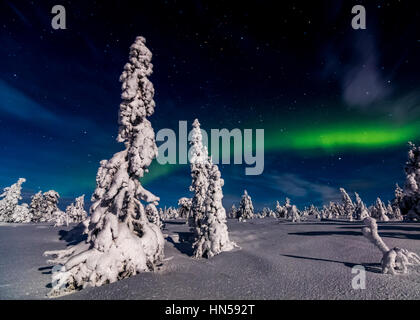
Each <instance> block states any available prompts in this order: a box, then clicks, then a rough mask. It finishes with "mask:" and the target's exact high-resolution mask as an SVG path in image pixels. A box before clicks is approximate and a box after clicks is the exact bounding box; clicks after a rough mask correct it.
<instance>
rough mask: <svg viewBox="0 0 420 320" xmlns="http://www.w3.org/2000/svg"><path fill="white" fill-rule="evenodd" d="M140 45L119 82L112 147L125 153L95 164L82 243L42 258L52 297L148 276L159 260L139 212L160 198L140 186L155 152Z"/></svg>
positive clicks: (145, 55)
mask: <svg viewBox="0 0 420 320" xmlns="http://www.w3.org/2000/svg"><path fill="white" fill-rule="evenodd" d="M145 43H146V40H145V39H144V38H143V37H137V38H136V40H135V42H134V43H133V44H132V45H131V47H130V54H129V62H128V63H127V64H126V65H125V66H124V71H123V73H122V74H121V77H120V81H121V82H122V95H121V98H122V102H121V104H120V110H119V133H118V138H117V141H119V142H123V143H124V145H125V149H124V150H123V151H120V152H118V153H116V154H114V156H113V157H112V158H111V159H110V160H102V161H101V162H100V167H99V169H98V174H97V177H96V183H97V187H96V190H95V192H94V194H93V196H92V202H93V204H92V206H91V208H90V213H91V216H90V220H89V225H88V237H87V240H86V241H85V242H81V243H79V244H78V245H75V246H72V247H70V248H68V249H66V250H62V251H50V252H45V255H52V256H54V257H55V258H54V259H53V260H51V262H52V263H54V264H59V265H61V268H60V270H59V272H57V273H56V274H55V280H57V285H56V286H54V287H53V289H52V292H51V294H54V293H56V292H57V291H58V292H62V291H63V290H64V291H67V290H74V289H78V288H84V287H86V286H100V285H102V284H105V283H112V282H115V281H118V280H120V279H123V278H127V277H129V276H132V275H135V274H137V273H139V272H143V271H152V270H154V269H155V268H156V265H157V263H160V261H162V259H163V248H164V238H163V235H162V232H161V230H160V229H159V227H158V226H157V225H155V224H153V223H150V222H149V221H148V219H147V216H146V213H145V208H144V203H152V204H154V205H157V204H158V201H159V198H158V197H157V196H155V195H153V194H152V193H151V192H149V191H148V190H146V189H144V188H143V186H142V185H141V182H140V179H141V178H142V177H143V176H144V174H145V173H146V172H148V167H149V166H150V164H151V162H152V160H153V159H154V158H155V157H156V156H157V152H158V149H157V146H156V142H155V133H154V131H153V128H152V125H151V123H150V121H149V120H148V119H147V117H150V116H151V115H152V114H153V113H154V109H155V102H154V100H153V96H154V88H153V84H152V83H151V82H150V81H149V79H148V76H150V75H151V74H152V67H153V66H152V63H151V58H152V53H151V52H150V51H149V49H148V48H147V47H146V45H145ZM58 284H60V286H58ZM63 284H64V286H65V288H64V289H63V288H61V286H62V285H63Z"/></svg>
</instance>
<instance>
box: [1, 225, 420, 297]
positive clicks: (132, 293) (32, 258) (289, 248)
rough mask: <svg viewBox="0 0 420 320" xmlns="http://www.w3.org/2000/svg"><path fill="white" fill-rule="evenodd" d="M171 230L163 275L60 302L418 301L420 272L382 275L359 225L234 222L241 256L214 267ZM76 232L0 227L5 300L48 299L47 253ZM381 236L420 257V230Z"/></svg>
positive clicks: (404, 228) (178, 230) (215, 261)
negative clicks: (359, 284)
mask: <svg viewBox="0 0 420 320" xmlns="http://www.w3.org/2000/svg"><path fill="white" fill-rule="evenodd" d="M166 227H167V229H166V230H164V234H167V235H168V237H167V238H166V244H165V257H166V258H167V259H168V258H171V257H173V258H172V259H169V260H168V261H166V262H165V263H164V265H163V267H162V270H160V271H158V272H156V273H143V274H139V275H137V276H134V277H131V278H128V279H125V280H122V281H119V282H117V283H113V284H110V285H104V286H102V287H99V288H88V289H84V290H82V291H79V292H76V293H74V294H71V295H67V296H64V297H61V298H60V299H420V277H419V276H420V268H419V267H417V269H413V268H410V274H408V275H397V276H391V275H383V274H381V273H380V266H379V262H380V259H381V257H382V255H381V253H380V252H379V251H378V249H376V248H375V247H374V246H373V245H372V244H371V243H369V242H368V241H367V239H366V238H364V237H363V236H362V234H361V223H357V222H355V223H348V222H347V223H346V222H334V221H326V222H316V221H308V222H303V223H288V222H283V221H278V220H275V219H271V218H266V219H254V220H250V221H247V222H245V223H244V222H237V221H236V220H228V227H229V231H230V232H229V235H230V238H231V239H232V240H233V241H235V242H236V243H237V244H238V245H239V246H240V247H241V249H240V250H234V251H232V252H225V253H221V254H220V255H217V256H215V257H213V258H211V259H209V260H206V259H200V260H195V259H193V258H191V256H190V255H191V254H192V249H191V244H189V243H187V242H183V240H184V239H187V238H188V236H189V232H188V227H187V226H186V225H185V222H184V221H183V220H176V221H175V220H173V221H168V222H167V225H166ZM70 229H71V227H68V228H66V227H64V228H63V227H55V228H54V227H52V226H50V225H48V224H36V225H35V224H28V225H25V224H21V225H18V224H1V225H0V299H44V298H46V294H47V292H48V291H49V290H50V289H49V288H48V286H49V282H50V279H51V274H50V272H51V265H50V264H48V263H47V262H46V258H45V257H43V256H42V253H43V252H44V251H46V250H54V249H62V248H65V247H66V246H67V245H68V243H69V242H68V241H70V240H71V239H69V237H67V241H66V240H64V239H63V237H62V236H63V235H64V233H65V232H64V231H63V230H70ZM379 233H380V235H381V236H382V237H383V239H384V241H385V242H386V243H387V244H388V246H390V247H394V246H399V247H403V248H407V249H409V250H411V251H414V252H416V253H418V254H420V246H419V244H420V224H416V223H412V224H409V223H379ZM60 235H61V236H60ZM60 237H61V238H62V240H60ZM70 238H71V237H70ZM358 264H362V265H364V266H365V268H366V270H367V274H366V289H365V290H354V289H352V285H351V284H352V279H353V277H354V276H355V274H352V272H351V271H352V267H353V266H354V265H358Z"/></svg>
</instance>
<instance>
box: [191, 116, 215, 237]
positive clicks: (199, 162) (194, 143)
mask: <svg viewBox="0 0 420 320" xmlns="http://www.w3.org/2000/svg"><path fill="white" fill-rule="evenodd" d="M192 126H193V129H192V132H191V141H190V145H191V147H190V151H189V152H190V167H191V177H192V182H191V186H190V191H191V192H193V194H194V196H193V198H192V200H191V212H190V215H189V217H188V225H189V226H190V228H191V229H192V231H193V232H195V229H196V227H197V226H198V224H199V221H200V220H202V219H203V217H204V214H205V204H204V201H205V199H206V196H207V189H208V187H209V181H208V176H209V170H210V163H209V161H208V151H207V148H206V147H205V146H203V137H202V134H201V128H200V122H198V119H195V120H194V122H193V124H192Z"/></svg>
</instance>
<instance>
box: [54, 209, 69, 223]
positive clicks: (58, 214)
mask: <svg viewBox="0 0 420 320" xmlns="http://www.w3.org/2000/svg"><path fill="white" fill-rule="evenodd" d="M51 220H52V221H54V222H55V223H54V227H61V226H64V225H66V226H68V225H69V223H70V217H69V215H68V214H67V212H63V211H61V210H57V211H55V212H54V213H53V214H52V219H51Z"/></svg>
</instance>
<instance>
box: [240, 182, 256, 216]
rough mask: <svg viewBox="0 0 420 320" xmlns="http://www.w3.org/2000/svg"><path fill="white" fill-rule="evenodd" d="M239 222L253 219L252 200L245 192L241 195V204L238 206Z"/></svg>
mask: <svg viewBox="0 0 420 320" xmlns="http://www.w3.org/2000/svg"><path fill="white" fill-rule="evenodd" d="M237 217H238V219H239V221H243V222H244V221H246V220H248V219H252V218H254V206H253V204H252V199H251V197H250V196H249V195H248V192H247V191H246V190H245V191H244V194H243V195H242V198H241V202H240V204H239V209H238V215H237Z"/></svg>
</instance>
